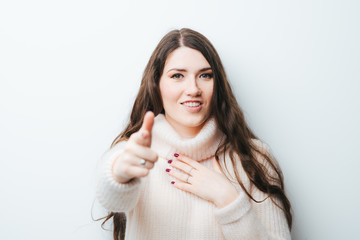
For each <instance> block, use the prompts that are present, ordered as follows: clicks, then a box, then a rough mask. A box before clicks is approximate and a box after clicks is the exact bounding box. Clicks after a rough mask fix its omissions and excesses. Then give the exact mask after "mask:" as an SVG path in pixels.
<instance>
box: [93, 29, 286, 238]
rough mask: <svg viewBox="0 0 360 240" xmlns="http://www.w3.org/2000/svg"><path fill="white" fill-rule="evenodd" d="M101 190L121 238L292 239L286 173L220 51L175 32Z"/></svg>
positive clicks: (156, 56)
mask: <svg viewBox="0 0 360 240" xmlns="http://www.w3.org/2000/svg"><path fill="white" fill-rule="evenodd" d="M102 166H103V167H102V170H101V172H100V178H99V182H98V187H97V196H98V199H99V201H100V203H101V204H102V205H103V206H104V207H105V208H106V209H107V210H108V211H110V214H109V215H108V216H107V217H106V219H105V221H107V220H109V219H110V218H111V217H112V218H113V223H114V239H124V233H125V237H126V239H227V240H229V239H290V238H291V237H290V228H291V222H292V216H291V212H290V208H291V207H290V202H289V200H288V199H287V197H286V195H285V191H284V184H283V177H282V173H281V170H280V168H279V166H278V165H277V164H276V162H275V160H274V159H273V158H272V156H271V155H270V151H269V148H268V147H267V145H265V144H264V143H262V142H261V141H260V140H258V138H257V137H256V136H255V135H254V134H253V132H252V131H251V130H250V129H249V127H248V126H247V124H246V122H245V119H244V115H243V113H242V111H241V109H240V108H239V106H238V104H237V101H236V99H235V97H234V95H233V93H232V91H231V88H230V85H229V83H228V81H227V78H226V75H225V72H224V68H223V66H222V63H221V60H220V58H219V56H218V54H217V52H216V50H215V48H214V47H213V46H212V44H211V43H210V42H209V41H208V40H207V39H206V38H205V37H204V36H203V35H201V34H200V33H198V32H195V31H193V30H191V29H180V30H173V31H171V32H169V33H168V34H167V35H165V36H164V37H163V39H162V40H161V41H160V43H159V44H158V46H157V47H156V49H155V50H154V52H153V54H152V56H151V58H150V60H149V62H148V64H147V66H146V69H145V71H144V74H143V78H142V82H141V86H140V90H139V93H138V95H137V97H136V100H135V103H134V106H133V109H132V112H131V116H130V122H129V124H128V125H127V127H126V128H125V130H124V131H123V132H122V133H121V134H119V135H118V136H117V137H116V139H115V140H114V142H113V144H112V146H111V149H110V150H109V151H108V152H107V154H105V155H104V157H103V165H102Z"/></svg>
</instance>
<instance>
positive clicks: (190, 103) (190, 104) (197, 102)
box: [181, 100, 202, 107]
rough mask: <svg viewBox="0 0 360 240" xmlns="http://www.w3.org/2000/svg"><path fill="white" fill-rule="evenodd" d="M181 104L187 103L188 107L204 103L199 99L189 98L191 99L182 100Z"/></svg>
mask: <svg viewBox="0 0 360 240" xmlns="http://www.w3.org/2000/svg"><path fill="white" fill-rule="evenodd" d="M181 104H182V105H185V106H187V107H198V106H200V105H202V102H201V101H198V100H189V101H185V102H182V103H181Z"/></svg>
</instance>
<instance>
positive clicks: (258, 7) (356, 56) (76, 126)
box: [0, 0, 360, 240]
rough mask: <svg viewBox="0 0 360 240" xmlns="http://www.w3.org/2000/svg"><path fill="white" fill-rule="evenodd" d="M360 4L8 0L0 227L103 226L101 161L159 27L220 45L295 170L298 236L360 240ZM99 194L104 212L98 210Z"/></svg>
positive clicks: (75, 233) (97, 235)
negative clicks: (98, 191)
mask: <svg viewBox="0 0 360 240" xmlns="http://www.w3.org/2000/svg"><path fill="white" fill-rule="evenodd" d="M359 13H360V3H359V1H355V0H354V1H350V0H347V1H344V0H342V1H340V0H327V1H325V0H323V1H321V0H302V1H288V0H278V1H268V0H263V1H259V0H252V1H165V0H164V1H99V0H98V1H78V0H75V1H74V0H71V1H69V0H68V1H64V0H63V1H38V0H37V1H13V0H12V1H1V3H0V79H1V85H0V114H1V116H0V119H1V124H0V239H87V240H91V239H105V238H106V237H108V236H110V235H111V234H108V233H106V232H104V231H103V230H101V228H100V223H99V222H94V221H92V219H91V212H92V211H91V209H92V205H93V203H94V200H95V173H96V167H97V163H98V161H99V159H100V157H101V155H102V154H103V152H104V151H105V150H106V149H107V148H108V147H109V146H110V144H111V142H112V140H113V139H114V138H115V137H116V136H117V134H118V133H119V132H120V131H121V130H122V128H123V126H124V124H125V122H126V121H127V119H128V116H129V111H130V109H131V107H132V103H133V100H134V97H135V94H136V93H137V90H138V87H139V83H140V79H141V75H142V71H143V70H144V68H145V65H146V63H147V61H148V59H149V57H150V55H151V53H152V51H153V50H154V48H155V46H156V44H157V43H158V41H159V40H160V39H161V37H162V36H163V35H164V34H166V33H167V32H168V31H169V30H172V29H174V28H181V27H190V28H193V29H194V30H197V31H199V32H201V33H203V34H204V35H205V36H206V37H208V38H209V39H210V41H212V43H213V44H214V46H215V47H216V49H217V50H218V52H219V54H220V56H221V58H222V60H223V64H224V66H225V70H226V71H227V74H228V77H229V80H230V82H231V84H232V87H233V91H234V92H235V93H236V96H237V98H238V101H239V104H240V106H241V108H242V109H243V110H244V112H245V115H246V118H247V121H248V123H249V124H250V126H251V127H252V129H253V130H254V131H255V133H256V134H257V135H258V136H259V137H260V138H261V139H263V140H264V141H265V142H266V143H268V144H269V145H270V147H271V149H272V151H273V154H274V155H275V157H276V158H277V159H278V161H279V162H280V165H281V167H282V169H283V172H284V175H285V183H286V189H287V193H288V196H289V198H290V200H291V203H292V205H293V210H294V228H293V232H292V236H293V239H307V240H319V239H324V240H332V239H334V240H335V239H336V240H338V239H358V235H359V234H358V224H359V221H358V219H359V216H360V207H359V197H360V192H359V189H360V188H359V186H358V185H359V183H360V181H359V180H360V177H359V174H360V163H359V162H360V161H359V160H360V153H359V148H360V143H359V135H360V127H359V123H360V97H359V90H360V70H359V69H360V67H359V66H360V47H359V43H360V32H359V29H360V26H359V25H360V17H359ZM97 209H98V206H96V202H95V206H94V210H93V215H94V217H101V216H102V213H101V211H98V210H97Z"/></svg>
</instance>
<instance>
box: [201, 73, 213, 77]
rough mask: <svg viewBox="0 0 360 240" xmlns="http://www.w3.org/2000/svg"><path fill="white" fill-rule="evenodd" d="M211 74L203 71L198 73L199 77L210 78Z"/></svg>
mask: <svg viewBox="0 0 360 240" xmlns="http://www.w3.org/2000/svg"><path fill="white" fill-rule="evenodd" d="M212 77H213V75H212V73H203V74H201V75H200V78H212Z"/></svg>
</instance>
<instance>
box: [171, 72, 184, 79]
mask: <svg viewBox="0 0 360 240" xmlns="http://www.w3.org/2000/svg"><path fill="white" fill-rule="evenodd" d="M183 77H184V76H183V75H182V74H180V73H175V74H174V75H172V76H171V78H174V79H181V78H183Z"/></svg>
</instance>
